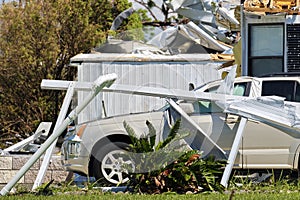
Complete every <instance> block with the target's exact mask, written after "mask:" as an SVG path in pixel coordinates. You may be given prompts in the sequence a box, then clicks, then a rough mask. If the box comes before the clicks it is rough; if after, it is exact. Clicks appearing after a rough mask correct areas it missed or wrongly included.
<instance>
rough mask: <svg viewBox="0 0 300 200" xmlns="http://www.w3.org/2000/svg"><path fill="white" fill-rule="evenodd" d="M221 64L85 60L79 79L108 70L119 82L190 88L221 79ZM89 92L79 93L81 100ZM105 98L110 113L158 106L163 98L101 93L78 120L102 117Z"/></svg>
mask: <svg viewBox="0 0 300 200" xmlns="http://www.w3.org/2000/svg"><path fill="white" fill-rule="evenodd" d="M219 65H220V63H209V62H207V61H205V62H101V63H100V62H98V63H89V62H83V63H82V64H81V65H79V67H78V80H79V81H94V80H96V79H97V77H98V76H100V75H102V74H108V73H116V74H117V75H118V80H117V81H116V83H118V84H126V85H136V86H151V87H162V88H170V89H172V88H174V89H183V90H188V89H189V83H193V84H194V85H195V86H199V85H201V84H203V83H205V82H208V81H211V80H216V79H219V78H220V74H219V72H218V71H217V70H216V68H217V67H218V66H219ZM85 95H86V93H84V92H78V101H79V102H80V101H82V100H83V98H84V96H85ZM102 101H103V102H104V105H105V109H106V112H107V116H114V115H120V114H128V113H135V112H144V111H150V110H154V109H158V108H160V107H162V106H163V105H164V104H165V100H164V99H160V98H154V97H146V96H140V95H128V94H118V93H103V94H102V93H101V94H100V95H99V96H97V97H96V99H95V100H94V101H93V102H91V103H90V105H89V106H88V107H87V108H86V109H85V110H84V111H83V112H82V113H81V114H80V115H79V118H78V123H82V122H85V121H89V120H92V119H97V118H101V117H103V113H104V112H103V109H102Z"/></svg>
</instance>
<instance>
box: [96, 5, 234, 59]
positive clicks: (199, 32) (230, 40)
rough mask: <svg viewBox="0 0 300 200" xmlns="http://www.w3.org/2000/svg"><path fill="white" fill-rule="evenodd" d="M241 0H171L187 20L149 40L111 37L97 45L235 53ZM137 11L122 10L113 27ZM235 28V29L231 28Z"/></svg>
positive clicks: (107, 49) (111, 49) (114, 49)
mask: <svg viewBox="0 0 300 200" xmlns="http://www.w3.org/2000/svg"><path fill="white" fill-rule="evenodd" d="M238 4H239V1H237V0H234V1H231V2H214V1H208V0H178V1H169V2H167V5H168V6H169V8H170V9H172V11H174V12H175V13H177V14H178V15H181V16H184V17H185V18H188V20H189V22H188V23H186V24H178V25H176V26H173V27H168V28H167V29H165V30H163V31H161V32H160V33H159V34H156V36H155V37H153V38H152V39H150V40H149V41H147V42H146V43H143V42H137V41H122V40H116V39H113V38H111V37H110V38H108V40H107V43H105V44H104V45H102V46H100V47H97V48H95V49H94V50H95V51H96V52H101V53H154V54H166V55H174V54H179V53H180V54H182V53H205V54H207V53H209V54H211V53H212V54H214V53H225V54H232V46H231V45H232V44H234V43H235V42H236V33H235V32H237V31H238V30H239V21H238V20H237V19H236V18H235V17H234V13H235V12H236V11H235V10H236V9H235V8H236V6H237V5H238ZM133 12H134V9H133V8H130V9H127V10H125V11H124V12H122V13H121V14H120V15H119V16H118V17H117V18H116V19H115V21H114V23H113V25H112V27H111V30H117V28H118V27H119V26H120V24H121V23H122V20H124V19H126V18H127V17H128V16H130V15H131V14H132V13H133ZM230 29H232V30H233V31H232V30H230Z"/></svg>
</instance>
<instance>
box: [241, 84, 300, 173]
mask: <svg viewBox="0 0 300 200" xmlns="http://www.w3.org/2000/svg"><path fill="white" fill-rule="evenodd" d="M271 95H276V96H281V97H285V98H286V100H287V101H294V102H295V101H296V102H297V101H299V95H300V94H299V83H298V82H297V81H294V80H280V81H279V80H268V81H262V89H261V96H271ZM297 143H299V139H298V138H295V135H293V134H288V133H286V132H285V131H281V130H279V129H278V128H276V127H275V126H274V125H271V124H270V125H268V124H265V123H261V122H257V121H253V120H249V121H248V123H247V125H246V127H245V130H244V136H243V140H242V143H241V147H240V148H241V149H242V154H243V167H245V168H280V169H283V168H292V166H293V158H294V155H295V152H294V151H295V148H293V147H294V146H297Z"/></svg>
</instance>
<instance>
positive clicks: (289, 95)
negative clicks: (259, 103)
mask: <svg viewBox="0 0 300 200" xmlns="http://www.w3.org/2000/svg"><path fill="white" fill-rule="evenodd" d="M272 95H276V96H280V97H285V98H286V99H285V100H286V101H293V102H300V90H299V83H298V82H296V81H275V80H273V81H263V82H262V93H261V96H272Z"/></svg>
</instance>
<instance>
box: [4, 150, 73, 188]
mask: <svg viewBox="0 0 300 200" xmlns="http://www.w3.org/2000/svg"><path fill="white" fill-rule="evenodd" d="M31 156H32V155H8V156H0V189H2V188H3V187H4V186H5V185H6V184H7V183H8V182H9V181H10V180H11V179H12V178H13V177H14V175H15V174H16V173H17V172H18V171H19V170H20V169H21V168H22V167H23V166H24V164H25V163H26V162H27V161H28V159H29V158H30V157H31ZM42 161H43V158H40V159H38V160H37V161H36V163H35V164H34V165H33V166H32V167H31V168H30V169H29V171H27V172H26V174H25V175H24V176H23V177H22V178H21V179H20V180H19V182H18V185H24V186H25V187H31V186H32V185H33V183H34V181H35V179H36V176H37V174H38V171H39V169H40V167H41V164H42ZM68 173H69V172H67V171H65V170H64V168H63V166H62V164H61V156H57V155H53V156H52V159H51V163H50V165H49V166H48V170H47V172H46V175H45V177H44V183H47V182H49V181H51V180H52V179H53V180H54V183H61V182H64V181H65V180H66V178H67V175H68Z"/></svg>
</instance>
